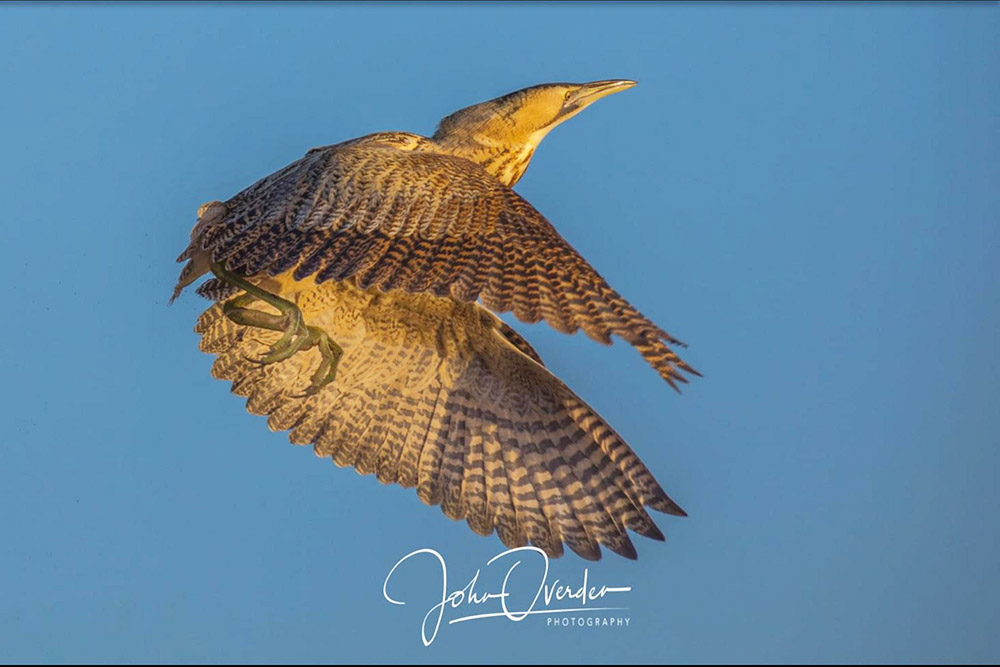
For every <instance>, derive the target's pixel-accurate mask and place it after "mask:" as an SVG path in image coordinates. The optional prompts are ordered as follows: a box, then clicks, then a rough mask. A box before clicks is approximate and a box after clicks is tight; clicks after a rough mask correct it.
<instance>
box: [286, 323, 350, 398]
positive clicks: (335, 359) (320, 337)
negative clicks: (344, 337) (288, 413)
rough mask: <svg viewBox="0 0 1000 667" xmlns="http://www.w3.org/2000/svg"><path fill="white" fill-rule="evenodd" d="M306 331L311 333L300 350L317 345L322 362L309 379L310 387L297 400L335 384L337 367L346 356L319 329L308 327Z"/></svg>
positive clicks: (296, 396) (341, 349) (298, 395)
mask: <svg viewBox="0 0 1000 667" xmlns="http://www.w3.org/2000/svg"><path fill="white" fill-rule="evenodd" d="M306 329H307V330H308V331H309V336H308V338H307V339H306V342H305V343H304V344H303V346H302V348H300V349H308V348H310V347H312V346H313V345H315V346H316V347H317V349H319V354H320V362H319V366H318V367H317V368H316V371H315V372H314V373H313V374H312V377H311V378H310V379H309V386H308V387H307V388H306V389H305V391H303V392H302V393H301V394H297V395H295V398H305V397H308V396H312V395H313V394H315V393H316V392H318V391H319V390H320V389H322V388H323V387H325V386H326V385H328V384H330V383H331V382H333V380H334V378H336V377H337V365H338V364H339V363H340V357H341V356H343V354H344V350H343V348H341V347H340V346H339V345H337V344H336V343H335V342H333V339H331V338H330V336H329V335H328V334H327V333H326V332H325V331H323V330H322V329H320V328H319V327H311V326H307V327H306Z"/></svg>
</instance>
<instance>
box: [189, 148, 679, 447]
mask: <svg viewBox="0 0 1000 667" xmlns="http://www.w3.org/2000/svg"><path fill="white" fill-rule="evenodd" d="M444 150H445V149H444V148H443V147H442V146H441V145H439V144H437V143H435V142H434V141H433V140H430V139H426V138H423V137H418V136H416V135H411V134H405V133H380V134H376V135H370V136H368V137H363V138H361V139H356V140H353V141H349V142H346V143H343V144H338V145H335V146H327V147H323V148H319V149H313V150H312V151H310V152H309V153H307V154H306V155H305V156H304V157H303V158H302V159H300V160H298V161H296V162H294V163H292V164H291V165H289V166H287V167H285V168H284V169H281V170H279V171H278V172H275V173H274V174H272V175H271V176H268V177H267V178H264V179H262V180H261V181H258V182H257V183H255V184H254V185H252V186H250V187H249V188H247V189H245V190H244V191H242V192H240V193H239V194H237V195H236V196H235V197H233V198H232V199H230V200H229V201H227V202H225V203H224V204H217V205H215V208H212V209H211V216H205V217H204V218H203V219H202V220H201V221H200V222H199V224H198V225H197V226H196V229H195V232H193V233H192V241H191V244H190V245H189V246H188V248H187V250H185V252H184V253H183V254H182V255H181V256H180V258H179V260H180V261H183V260H191V262H192V263H193V264H197V265H198V266H199V267H202V268H201V270H202V271H204V270H205V268H207V261H206V259H205V258H206V256H208V257H210V258H211V259H212V260H214V261H225V262H226V264H227V266H228V268H230V269H231V270H235V271H237V272H239V273H242V274H244V275H247V276H254V275H258V274H267V275H271V276H277V275H281V274H284V273H285V272H287V271H289V270H293V269H294V277H295V278H296V279H297V280H303V279H306V278H314V279H315V280H316V281H317V282H319V283H323V282H327V281H343V280H347V279H350V278H354V279H356V280H357V284H358V285H360V286H362V287H365V288H370V287H375V288H378V289H380V290H382V291H390V290H402V291H404V292H408V293H414V294H415V293H430V294H434V295H437V296H451V297H452V298H454V299H455V300H458V301H461V302H470V301H474V300H476V299H477V298H478V299H481V301H482V303H483V304H484V305H485V306H487V307H488V308H490V309H491V310H493V311H495V312H508V311H512V312H513V313H514V315H515V316H516V317H517V318H518V319H520V320H522V321H525V322H537V321H540V320H545V321H546V322H548V323H549V324H550V325H552V326H553V327H555V328H556V329H557V330H559V331H563V332H566V333H573V332H575V331H577V330H579V329H582V330H583V331H584V332H585V333H587V335H589V336H590V337H592V338H594V339H595V340H598V341H600V342H602V343H609V342H610V341H611V336H618V337H621V338H623V339H625V340H626V341H628V342H629V343H631V344H632V345H634V346H635V347H636V348H637V349H638V350H639V352H640V353H641V354H642V355H643V356H644V357H645V359H646V360H647V361H648V362H649V363H650V365H652V366H653V368H655V369H656V371H657V372H658V373H659V374H660V376H661V377H663V379H665V380H666V381H667V382H669V383H670V384H671V386H673V387H674V388H675V389H676V388H677V385H676V383H677V382H686V381H687V380H686V379H685V377H684V375H683V374H682V372H687V373H693V374H697V373H696V371H695V370H694V369H693V368H691V367H690V366H689V365H688V364H686V363H685V362H684V361H683V360H681V359H680V358H679V357H678V356H677V354H675V353H674V352H673V351H672V350H671V348H670V345H682V343H680V342H679V341H678V340H676V339H675V338H673V337H671V336H670V335H669V334H667V333H666V332H665V331H663V330H662V329H660V328H659V327H657V326H656V325H655V324H653V323H652V322H651V321H649V320H648V319H647V318H646V317H645V316H643V315H642V313H640V312H639V311H638V310H637V309H636V308H635V307H634V306H632V304H630V303H629V302H628V301H626V300H625V299H624V298H622V297H621V295H619V294H618V293H617V292H616V291H615V290H614V289H612V288H611V286H610V285H608V283H607V281H605V280H604V278H602V277H601V275H600V274H599V273H597V271H596V270H595V269H594V268H593V267H592V266H591V265H590V264H589V263H587V261H586V260H585V259H583V257H581V256H580V255H579V253H577V252H576V251H575V250H574V249H573V248H572V247H571V246H570V245H569V244H568V243H567V242H566V240H565V239H563V238H562V236H560V235H559V233H558V232H557V231H556V230H555V228H554V227H553V226H552V225H551V224H550V223H549V222H548V220H546V219H545V218H544V217H543V216H542V215H541V214H540V213H539V212H538V211H536V210H535V209H534V207H532V206H531V205H530V204H529V203H528V202H527V201H525V200H524V199H522V198H521V197H520V196H519V195H518V194H517V193H515V192H514V191H513V190H511V189H510V188H509V187H507V186H506V185H504V184H503V183H501V182H500V181H499V180H497V178H495V177H494V176H493V175H491V174H490V173H488V172H487V171H485V170H484V169H483V168H482V167H481V166H479V165H478V164H475V163H473V162H471V161H469V160H466V159H464V158H460V157H456V156H453V155H448V154H445V153H444V152H443V151H444ZM219 207H224V209H220V208H219ZM191 274H192V271H191V270H190V269H186V270H185V273H184V276H185V280H187V281H190V280H193V277H192V275H191ZM497 437H501V436H499V435H498V436H497Z"/></svg>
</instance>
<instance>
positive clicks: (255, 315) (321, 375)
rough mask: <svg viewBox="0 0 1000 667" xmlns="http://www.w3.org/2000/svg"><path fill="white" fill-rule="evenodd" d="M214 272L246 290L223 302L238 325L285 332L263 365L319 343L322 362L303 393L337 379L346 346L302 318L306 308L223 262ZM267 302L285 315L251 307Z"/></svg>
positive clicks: (309, 392)
mask: <svg viewBox="0 0 1000 667" xmlns="http://www.w3.org/2000/svg"><path fill="white" fill-rule="evenodd" d="M211 269H212V273H214V274H215V275H216V276H217V277H219V278H221V279H222V280H225V281H226V282H228V283H230V284H232V285H235V286H236V287H239V288H241V289H244V290H246V294H241V295H239V296H237V297H234V298H232V299H230V300H229V301H226V302H225V303H223V304H222V312H223V313H224V314H225V315H226V317H228V318H229V319H230V320H232V321H233V322H235V323H236V324H241V325H244V326H249V327H257V328H260V329H269V330H271V331H281V332H284V335H283V336H282V337H281V338H280V339H279V340H278V341H277V342H276V343H274V345H272V346H271V348H270V350H269V351H268V353H267V354H265V355H264V356H263V357H261V358H260V359H258V360H256V361H257V363H260V364H270V363H274V362H277V361H282V360H284V359H288V358H289V357H291V356H292V355H294V354H295V353H296V352H298V351H300V350H308V349H309V348H310V347H312V346H314V345H315V346H316V347H317V348H318V349H319V352H320V357H321V359H320V364H319V367H318V368H317V369H316V372H315V373H313V376H312V378H311V380H310V385H309V388H308V389H307V390H306V391H305V393H304V394H302V395H303V396H308V395H311V394H314V393H316V392H317V391H319V390H320V389H322V388H323V387H324V386H326V385H327V384H329V383H330V382H332V381H333V379H334V377H335V376H336V373H337V362H338V361H340V357H341V355H342V354H343V349H342V348H341V347H340V346H339V345H337V344H336V343H335V342H333V340H332V339H331V338H330V336H329V335H327V333H326V332H325V331H323V330H322V329H320V328H319V327H312V326H307V325H306V324H305V322H304V321H303V319H302V311H301V310H299V307H298V306H296V305H295V304H294V303H292V302H291V301H287V300H286V299H282V298H281V297H279V296H277V295H274V294H271V293H270V292H268V291H266V290H263V289H261V288H260V287H258V286H256V285H254V284H253V283H251V282H249V281H248V280H246V279H245V278H243V277H242V276H240V275H238V274H235V273H232V272H230V271H229V270H227V269H226V268H225V267H224V266H223V265H222V264H221V263H215V264H212V266H211ZM257 300H260V301H263V302H264V303H268V304H270V305H272V306H274V307H275V308H276V309H277V310H278V311H279V312H280V313H281V314H280V315H274V314H272V313H265V312H264V311H261V310H255V309H253V308H247V306H248V305H250V304H251V303H253V302H254V301H257Z"/></svg>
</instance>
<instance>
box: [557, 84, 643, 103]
mask: <svg viewBox="0 0 1000 667" xmlns="http://www.w3.org/2000/svg"><path fill="white" fill-rule="evenodd" d="M634 85H635V81H629V80H628V79H614V80H610V81H594V82H592V83H585V84H583V85H582V86H580V89H579V90H577V91H576V95H574V96H573V100H572V101H573V106H575V107H577V108H580V109H582V108H584V107H587V106H590V105H591V104H593V103H594V102H596V101H597V100H599V99H601V98H602V97H607V96H608V95H612V94H614V93H620V92H621V91H623V90H628V89H629V88H631V87H632V86H634Z"/></svg>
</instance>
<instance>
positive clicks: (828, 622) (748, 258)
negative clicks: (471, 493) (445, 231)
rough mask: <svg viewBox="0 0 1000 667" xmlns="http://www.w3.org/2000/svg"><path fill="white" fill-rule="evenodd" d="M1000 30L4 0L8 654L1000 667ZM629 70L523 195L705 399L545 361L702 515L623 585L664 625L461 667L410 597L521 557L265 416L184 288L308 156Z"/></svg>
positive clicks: (546, 155)
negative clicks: (238, 201) (249, 202)
mask: <svg viewBox="0 0 1000 667" xmlns="http://www.w3.org/2000/svg"><path fill="white" fill-rule="evenodd" d="M998 34H1000V9H998V7H997V5H996V4H995V3H980V4H971V3H970V4H966V3H962V4H957V3H956V4H947V3H927V4H921V3H883V4H876V5H862V4H856V3H848V4H835V3H824V4H821V5H811V4H808V3H796V4H792V3H789V4H781V3H761V4H733V3H718V4H693V3H681V4H676V5H674V4H656V3H642V4H638V3H635V4H628V5H614V6H612V5H610V4H608V5H600V4H565V5H563V4H558V5H557V4H554V3H553V4H542V5H529V6H526V5H521V4H519V3H518V4H497V5H484V6H476V7H469V6H462V5H454V4H430V5H421V4H401V5H393V6H388V5H387V6H370V5H361V4H349V5H320V4H294V5H288V6H278V5H257V4H253V5H250V4H246V5H208V4H184V5H180V6H167V5H164V4H154V5H138V4H121V5H110V4H108V5H86V6H68V5H57V4H50V5H17V4H6V3H5V4H4V5H3V6H0V87H2V90H3V102H2V103H0V146H2V147H3V149H2V159H0V183H2V184H3V185H2V188H3V195H4V196H3V202H4V213H3V220H4V222H3V224H2V226H0V246H2V248H3V250H4V261H3V262H2V263H0V279H2V284H3V285H4V286H5V300H6V302H5V304H4V311H5V313H6V316H5V317H4V318H3V320H2V322H3V332H4V333H3V341H4V342H3V344H2V345H0V367H2V368H3V371H4V378H5V380H6V381H5V382H3V383H2V388H0V418H2V420H3V424H4V437H3V438H2V439H0V440H2V443H3V445H2V451H3V465H2V466H0V504H2V506H3V507H4V508H5V509H4V511H3V512H2V513H0V531H2V538H0V660H3V661H28V662H39V661H84V662H101V661H112V662H125V661H152V662H172V661H181V662H183V661H215V662H218V661H247V662H276V661H291V662H339V661H365V662H381V661H431V662H464V661H466V660H469V661H473V662H479V661H484V662H494V661H515V662H517V661H522V662H523V661H528V660H530V661H542V662H552V663H563V662H567V663H580V662H610V661H657V662H662V661H666V662H677V661H692V662H710V661H721V662H733V661H753V662H775V661H782V662H789V661H800V660H801V661H808V662H832V661H863V660H864V661H877V662H887V661H906V662H934V661H939V660H940V661H945V662H957V661H973V662H991V661H993V662H995V661H996V660H998V659H1000V640H998V639H997V633H996V629H997V628H998V627H1000V607H998V605H997V600H998V599H1000V537H998V535H1000V531H998V530H997V527H998V516H1000V488H998V485H997V477H998V472H1000V447H998V432H1000V391H998V389H1000V387H998V380H997V378H998V375H1000V354H998V353H1000V349H998V347H1000V346H998V333H997V332H998V329H1000V307H998V304H1000V279H998V278H1000V276H998V269H997V266H998V265H1000V263H998V262H997V249H998V248H1000V224H998V223H1000V188H998V185H997V184H998V183H1000V40H998V39H997V35H998ZM619 77H621V78H632V79H636V80H638V81H639V86H638V87H636V88H635V89H633V90H630V91H628V92H626V93H623V94H621V95H616V96H614V97H611V98H608V99H607V100H604V101H602V102H600V103H598V104H596V105H595V106H594V107H592V108H591V109H588V110H587V111H586V112H584V113H582V114H581V115H580V116H578V117H576V118H574V119H573V120H571V121H570V122H568V123H566V124H565V125H563V126H560V127H559V128H558V129H557V130H555V131H554V132H553V133H552V134H551V135H550V136H549V137H548V138H547V139H546V140H545V142H544V143H543V144H542V146H541V148H540V149H539V150H538V152H537V153H536V156H535V159H534V161H533V163H532V166H531V168H530V169H529V170H528V172H527V175H526V176H525V178H524V179H523V180H522V182H521V183H520V184H518V186H517V189H518V191H519V192H520V193H521V194H522V195H524V196H525V197H527V198H528V199H529V200H530V201H532V202H533V203H534V204H535V205H536V207H538V208H539V209H540V210H541V211H542V212H543V213H545V214H546V215H547V216H548V217H549V218H550V219H551V220H552V221H553V223H554V224H555V225H556V226H557V227H558V228H559V229H560V230H561V231H562V232H563V234H564V235H565V236H566V237H567V238H568V239H569V240H570V241H571V243H573V244H574V245H575V246H576V247H577V248H578V249H579V250H580V251H581V252H582V253H583V254H584V255H585V256H587V257H588V258H589V259H590V260H591V262H592V263H593V264H594V265H595V266H596V267H597V268H598V269H599V270H600V271H601V272H602V273H603V274H604V275H605V276H606V277H607V278H608V279H609V281H610V282H611V283H612V284H613V285H614V286H615V287H616V288H617V289H618V290H619V291H621V292H622V293H623V294H624V295H626V296H627V297H628V298H629V299H630V300H631V301H632V302H633V303H635V304H636V305H637V306H638V307H639V308H640V309H642V310H643V311H644V312H645V313H646V314H648V315H649V316H650V317H651V318H652V319H653V320H655V321H656V322H658V323H659V324H661V325H662V326H663V327H664V328H666V329H667V330H669V331H670V332H671V333H673V334H674V335H676V336H678V337H679V338H681V339H683V340H685V341H686V342H688V343H689V344H690V348H689V350H688V352H687V355H686V356H687V358H688V359H689V360H690V362H691V363H692V364H693V365H694V366H695V367H696V368H698V369H699V370H701V371H702V372H703V373H704V374H705V378H704V379H702V380H698V381H696V382H694V383H693V384H692V385H691V386H690V387H688V388H687V389H686V391H685V393H684V394H683V395H681V396H678V395H675V394H674V392H673V391H672V390H670V388H669V387H667V386H666V385H665V384H664V383H663V382H662V381H661V380H659V378H657V376H656V374H655V373H653V372H652V371H651V370H650V369H649V368H648V367H646V366H645V364H644V362H643V361H642V359H641V358H640V357H639V356H638V355H637V354H635V352H634V351H633V350H631V349H629V348H628V347H627V346H625V345H622V344H618V345H615V346H614V347H612V348H610V349H608V348H603V347H601V346H599V345H596V344H594V343H593V342H592V341H590V340H589V339H587V338H586V337H584V336H575V337H567V336H564V335H561V334H558V333H556V332H554V331H552V330H550V329H547V328H546V327H545V326H543V325H532V326H528V325H520V326H518V329H519V330H520V331H521V332H523V333H524V334H525V335H526V336H527V337H528V338H529V340H531V342H532V343H533V344H534V345H535V346H536V347H537V348H538V349H539V351H540V352H541V354H542V356H543V357H544V358H545V359H546V361H547V363H548V365H549V366H550V367H551V368H552V369H554V371H555V372H556V373H557V374H558V375H560V376H561V377H562V378H563V379H564V380H566V382H567V383H568V384H569V385H570V386H572V387H573V388H574V389H575V390H576V391H577V392H578V393H579V394H580V395H581V396H583V397H584V398H585V399H586V400H587V401H588V402H590V403H591V404H592V405H593V406H594V407H595V408H597V409H598V410H599V411H600V412H601V413H602V414H603V415H604V416H605V417H606V418H607V419H608V421H609V422H610V423H611V424H613V425H614V426H615V428H616V429H617V430H618V431H619V432H620V433H621V434H622V435H623V436H624V437H625V438H626V439H627V440H628V441H629V442H630V443H631V444H632V446H633V447H634V448H635V449H636V450H637V451H638V452H639V453H640V455H641V456H642V457H643V459H644V460H645V461H646V463H647V464H648V465H649V467H650V468H651V469H652V471H653V472H654V473H655V474H656V475H657V477H658V478H659V479H660V481H661V482H662V484H663V486H664V487H665V488H666V489H667V491H668V492H669V493H670V494H671V495H672V496H673V497H674V498H676V499H677V500H678V501H679V502H680V503H681V505H682V506H684V507H685V509H687V510H688V512H689V513H690V515H691V516H690V518H687V519H675V518H671V517H666V516H658V517H657V519H658V523H659V525H660V527H661V528H662V529H663V530H664V532H666V533H667V536H668V537H667V542H666V543H665V544H660V543H655V542H652V541H649V540H644V539H643V538H639V537H636V544H637V547H638V549H639V554H640V556H639V560H638V561H637V562H629V561H625V560H624V559H620V558H616V557H614V556H613V555H609V556H606V557H605V559H604V560H603V561H601V562H600V563H597V564H587V566H588V567H589V576H590V578H591V580H592V581H599V582H600V583H605V584H608V585H629V586H632V588H633V590H632V592H631V593H629V594H628V596H627V600H626V604H627V606H628V607H629V610H628V615H629V616H630V618H631V622H630V625H629V627H628V628H620V629H618V628H615V629H606V630H600V631H598V630H597V629H581V628H558V629H553V628H551V627H546V625H545V623H544V621H543V620H540V619H535V618H530V619H528V620H526V621H524V622H521V623H517V624H514V623H511V622H508V621H503V620H484V621H478V622H469V623H463V624H460V625H453V626H450V627H447V628H444V629H443V630H442V631H441V634H440V636H439V637H438V639H437V640H436V641H435V643H434V644H433V645H432V646H430V647H428V648H424V647H423V646H422V645H421V644H420V641H419V630H418V626H419V623H420V619H421V617H422V616H423V613H424V612H423V610H422V609H421V607H423V608H424V609H426V607H427V606H429V604H423V602H421V600H422V599H424V598H426V599H428V600H429V599H430V598H429V597H427V596H431V595H433V594H434V591H435V585H434V584H433V581H432V576H431V575H432V574H433V572H432V570H431V569H430V568H425V569H424V570H423V572H426V575H424V574H421V572H422V570H421V568H420V567H414V569H413V570H410V571H407V572H403V573H401V578H400V579H399V580H398V581H399V586H400V589H399V590H400V595H403V594H406V595H408V596H411V597H410V598H408V599H411V600H413V603H411V604H409V605H407V606H405V607H395V606H392V605H390V604H388V603H387V602H386V601H385V600H384V599H383V598H382V595H381V587H382V582H383V579H384V578H385V576H386V574H387V573H388V571H389V569H390V568H391V567H392V565H393V564H394V563H395V562H396V560H398V559H399V558H401V557H402V556H403V555H405V554H406V553H408V552H410V551H413V550H415V549H419V548H422V547H431V548H434V549H437V550H438V551H440V552H441V553H442V554H443V555H444V556H445V557H446V558H447V562H448V566H449V570H450V572H452V573H454V574H453V576H454V577H455V581H459V580H461V583H464V582H467V581H468V579H469V578H470V577H471V576H472V574H474V572H475V570H476V568H479V567H482V566H483V564H485V562H486V561H487V560H488V559H489V558H490V557H492V556H493V555H494V554H496V553H497V552H498V551H499V550H500V549H501V547H500V544H499V542H498V541H497V540H496V539H495V538H489V539H484V538H480V537H477V536H475V535H474V534H472V533H471V532H470V531H469V530H468V529H467V528H466V527H465V525H464V524H459V523H454V522H451V521H449V520H447V519H445V518H444V517H443V516H442V515H441V514H440V512H439V511H438V510H437V509H436V508H428V507H425V506H423V505H422V504H420V503H419V502H417V500H416V498H415V495H414V493H413V491H412V490H403V489H399V488H396V487H383V486H381V485H379V484H378V483H376V482H375V481H374V479H373V478H370V477H368V478H362V477H360V476H358V475H357V474H355V473H354V472H353V471H351V470H343V469H338V468H336V467H335V466H333V465H331V464H330V463H329V462H328V461H321V460H318V459H316V458H315V457H314V456H313V455H312V453H311V452H310V451H309V450H307V449H304V448H295V447H292V446H290V445H288V443H287V440H286V438H285V436H284V435H283V434H273V433H270V432H269V431H268V430H267V428H266V425H265V423H264V420H263V419H262V418H259V417H252V416H250V415H248V414H246V413H245V411H244V408H243V403H242V400H241V399H239V398H237V397H235V396H232V395H230V394H229V392H228V387H227V386H226V385H225V384H224V383H221V382H219V381H216V380H213V379H212V378H211V377H210V376H209V367H210V364H211V358H210V357H208V356H207V355H204V354H202V353H200V352H198V350H197V338H196V336H195V334H194V333H193V332H192V327H193V325H194V322H195V319H196V317H197V315H198V313H199V312H200V311H201V310H202V309H203V308H204V307H205V306H206V305H207V304H206V302H204V301H202V300H200V299H198V298H197V297H196V296H194V295H193V294H192V295H186V296H185V297H184V298H183V299H181V300H180V301H179V302H177V303H176V304H174V305H173V306H172V307H169V308H168V307H167V306H166V301H167V298H168V296H169V294H170V290H171V287H172V285H173V281H174V279H175V277H176V272H177V268H178V267H177V265H175V264H174V263H173V259H174V257H175V256H176V255H177V254H178V252H179V251H180V250H181V249H182V248H183V247H184V245H185V243H186V241H187V235H188V232H189V230H190V227H191V225H192V224H193V222H194V219H195V211H196V209H197V207H198V205H199V204H200V203H202V202H204V201H207V200H210V199H225V198H227V197H229V196H231V195H232V194H234V193H235V192H237V191H239V190H240V189H242V188H243V187H245V186H247V185H249V184H250V183H252V182H253V181H255V180H257V179H258V178H260V177H262V176H264V175H266V174H268V173H270V172H272V171H274V170H275V169H277V168H279V167H281V166H283V165H285V164H287V163H288V162H291V161H292V160H294V159H296V158H298V157H299V156H300V155H302V154H303V153H304V152H305V150H307V149H308V148H311V147H313V146H317V145H323V144H329V143H335V142H337V141H341V140H344V139H348V138H352V137H356V136H359V135H362V134H365V133H368V132H373V131H378V130H388V129H400V130H409V131H414V132H421V133H428V134H429V133H430V132H432V131H433V129H434V126H435V123H436V122H437V120H438V119H439V118H440V117H442V116H444V115H446V114H447V113H449V112H451V111H453V110H455V109H457V108H459V107H462V106H466V105H468V104H471V103H474V102H477V101H481V100H484V99H487V98H490V97H493V96H496V95H499V94H502V93H505V92H508V91H510V90H514V89H517V88H520V87H523V86H527V85H532V84H535V83H540V82H546V81H567V80H569V81H587V80H594V79H605V78H619ZM584 566H585V563H584V562H583V561H582V560H580V559H578V558H576V557H575V556H572V555H570V556H568V557H566V558H563V559H561V560H559V561H556V562H554V563H553V565H552V568H553V573H554V574H553V576H558V577H560V578H561V579H562V580H564V581H576V580H577V579H578V578H579V577H581V576H582V572H583V568H584ZM485 577H486V575H484V579H485Z"/></svg>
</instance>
